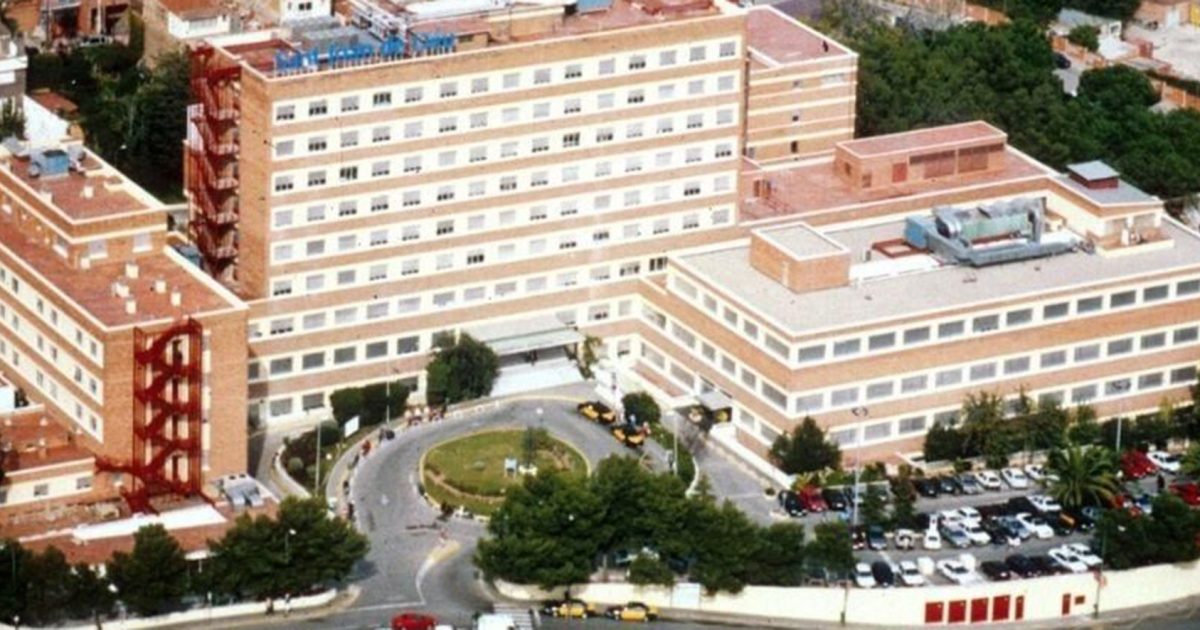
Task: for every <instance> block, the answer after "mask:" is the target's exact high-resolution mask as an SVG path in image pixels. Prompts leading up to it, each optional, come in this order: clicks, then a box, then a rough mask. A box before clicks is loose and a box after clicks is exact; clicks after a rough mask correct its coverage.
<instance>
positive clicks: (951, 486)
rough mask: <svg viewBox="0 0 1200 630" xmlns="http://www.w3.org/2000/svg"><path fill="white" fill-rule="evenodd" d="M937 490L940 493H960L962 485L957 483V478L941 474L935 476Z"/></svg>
mask: <svg viewBox="0 0 1200 630" xmlns="http://www.w3.org/2000/svg"><path fill="white" fill-rule="evenodd" d="M937 484H938V492H940V493H942V494H962V486H961V485H959V484H958V479H955V478H954V477H951V476H949V475H943V476H941V477H938V478H937Z"/></svg>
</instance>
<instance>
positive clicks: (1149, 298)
mask: <svg viewBox="0 0 1200 630" xmlns="http://www.w3.org/2000/svg"><path fill="white" fill-rule="evenodd" d="M1169 292H1170V287H1168V286H1167V285H1165V284H1163V285H1159V286H1157V287H1146V288H1145V289H1143V290H1142V301H1143V302H1157V301H1159V300H1165V299H1167V294H1168V293H1169Z"/></svg>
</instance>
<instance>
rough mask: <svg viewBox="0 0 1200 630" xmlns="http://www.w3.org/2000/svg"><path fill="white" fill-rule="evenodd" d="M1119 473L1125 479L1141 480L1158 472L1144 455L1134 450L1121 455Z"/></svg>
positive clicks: (1156, 467)
mask: <svg viewBox="0 0 1200 630" xmlns="http://www.w3.org/2000/svg"><path fill="white" fill-rule="evenodd" d="M1121 472H1122V473H1123V474H1124V475H1125V478H1127V479H1141V478H1143V477H1146V476H1147V475H1153V474H1154V473H1156V472H1158V466H1155V465H1154V462H1153V461H1151V460H1150V458H1149V457H1147V456H1146V454H1145V453H1143V452H1141V451H1139V450H1137V449H1136V448H1134V449H1129V450H1128V451H1125V453H1124V454H1123V455H1121Z"/></svg>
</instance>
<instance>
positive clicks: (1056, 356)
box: [1041, 350, 1067, 370]
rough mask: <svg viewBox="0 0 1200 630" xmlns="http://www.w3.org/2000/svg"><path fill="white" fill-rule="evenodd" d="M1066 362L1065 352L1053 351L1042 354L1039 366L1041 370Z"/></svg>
mask: <svg viewBox="0 0 1200 630" xmlns="http://www.w3.org/2000/svg"><path fill="white" fill-rule="evenodd" d="M1066 362H1067V351H1066V350H1054V351H1053V352H1045V353H1042V357H1041V366H1042V369H1043V370H1044V369H1046V368H1049V367H1056V366H1059V365H1063V364H1064V363H1066Z"/></svg>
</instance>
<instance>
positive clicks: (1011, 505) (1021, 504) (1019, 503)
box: [1007, 497, 1042, 514]
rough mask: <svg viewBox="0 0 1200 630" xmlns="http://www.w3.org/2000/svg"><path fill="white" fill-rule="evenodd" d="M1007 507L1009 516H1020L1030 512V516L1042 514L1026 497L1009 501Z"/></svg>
mask: <svg viewBox="0 0 1200 630" xmlns="http://www.w3.org/2000/svg"><path fill="white" fill-rule="evenodd" d="M1007 506H1008V513H1009V514H1020V513H1022V512H1028V513H1030V514H1041V513H1042V511H1041V510H1039V509H1037V507H1036V506H1035V505H1034V504H1033V502H1032V501H1030V500H1029V499H1028V498H1026V497H1013V498H1011V499H1009V500H1008V504H1007Z"/></svg>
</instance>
